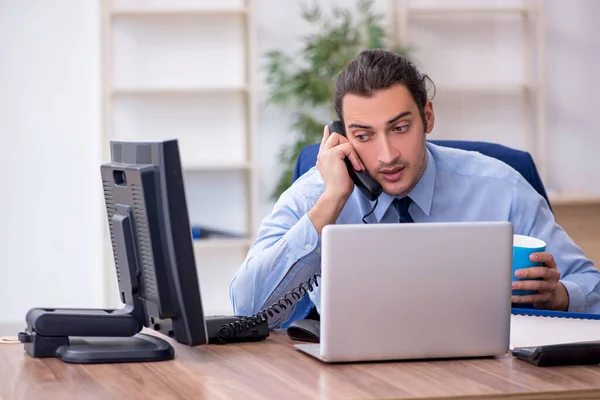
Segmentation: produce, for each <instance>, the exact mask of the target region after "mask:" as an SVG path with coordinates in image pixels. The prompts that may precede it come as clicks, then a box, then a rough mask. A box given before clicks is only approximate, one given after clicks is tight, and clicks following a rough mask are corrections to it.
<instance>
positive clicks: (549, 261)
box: [529, 252, 556, 268]
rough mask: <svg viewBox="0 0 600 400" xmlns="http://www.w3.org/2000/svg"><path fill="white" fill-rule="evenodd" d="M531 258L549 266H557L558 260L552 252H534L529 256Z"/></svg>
mask: <svg viewBox="0 0 600 400" xmlns="http://www.w3.org/2000/svg"><path fill="white" fill-rule="evenodd" d="M529 259H530V260H531V261H533V262H541V263H544V265H545V266H546V267H548V268H556V262H555V261H554V257H553V256H552V254H551V253H546V252H540V253H532V254H531V255H530V256H529Z"/></svg>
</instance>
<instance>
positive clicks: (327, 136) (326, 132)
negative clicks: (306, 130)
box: [319, 125, 331, 152]
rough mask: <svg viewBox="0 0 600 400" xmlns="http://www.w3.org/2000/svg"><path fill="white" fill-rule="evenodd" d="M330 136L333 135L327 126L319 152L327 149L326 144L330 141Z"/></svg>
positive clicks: (324, 129)
mask: <svg viewBox="0 0 600 400" xmlns="http://www.w3.org/2000/svg"><path fill="white" fill-rule="evenodd" d="M330 134H331V133H330V132H329V125H325V128H323V138H322V139H321V145H320V146H319V152H321V151H322V150H323V147H325V142H327V139H329V136H330Z"/></svg>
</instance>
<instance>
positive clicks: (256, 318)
mask: <svg viewBox="0 0 600 400" xmlns="http://www.w3.org/2000/svg"><path fill="white" fill-rule="evenodd" d="M320 277H321V274H320V273H318V272H317V273H316V274H314V275H313V276H311V277H310V278H309V279H308V281H306V282H302V283H301V284H300V285H298V286H296V287H295V288H293V289H292V290H290V291H289V292H288V293H286V294H285V296H283V297H282V298H281V299H279V301H277V302H276V303H275V304H273V305H272V306H270V307H267V308H265V309H263V310H261V311H259V312H257V313H256V314H253V315H251V316H249V317H240V319H238V320H237V321H234V322H231V323H229V324H225V325H223V326H222V327H220V328H219V331H218V332H217V336H218V338H219V342H220V343H221V344H224V343H227V340H228V339H229V338H230V337H232V336H235V335H237V334H238V333H241V332H242V331H243V330H244V329H252V328H253V327H255V326H256V325H258V324H262V323H264V322H266V321H267V320H268V319H269V318H271V317H273V316H274V315H277V314H279V313H281V312H282V311H285V310H287V308H288V307H291V306H293V305H294V304H296V303H297V302H298V301H300V300H301V299H302V298H303V297H304V296H306V294H307V293H308V292H312V291H313V290H315V287H317V286H319V282H318V281H317V278H320Z"/></svg>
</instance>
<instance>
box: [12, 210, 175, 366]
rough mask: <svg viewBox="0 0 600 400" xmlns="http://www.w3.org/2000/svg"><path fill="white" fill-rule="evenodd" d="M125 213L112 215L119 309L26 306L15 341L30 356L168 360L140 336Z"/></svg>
mask: <svg viewBox="0 0 600 400" xmlns="http://www.w3.org/2000/svg"><path fill="white" fill-rule="evenodd" d="M130 213H131V210H130V208H129V207H128V206H120V205H118V206H117V212H116V213H115V214H114V215H113V217H112V221H113V227H114V239H115V251H116V257H117V259H118V260H119V263H118V266H117V268H118V272H120V274H119V276H120V278H119V285H120V288H121V296H122V300H123V302H124V303H125V306H124V307H123V308H122V309H120V310H105V309H78V308H62V309H60V308H39V307H38V308H32V309H30V310H29V311H28V312H27V315H26V317H25V320H26V322H27V328H26V329H25V331H24V332H21V333H19V341H20V342H21V343H23V344H24V347H25V351H26V352H27V353H28V354H29V355H30V356H32V357H57V358H59V359H60V360H63V361H65V362H69V363H88V364H91V363H121V362H142V361H143V362H147V361H164V360H171V359H173V358H174V353H175V351H174V350H173V347H172V346H171V344H169V342H167V341H166V340H164V339H161V338H159V337H156V336H152V335H148V334H144V333H140V331H141V330H142V328H143V327H144V322H145V311H144V305H143V303H142V299H141V297H140V290H139V283H138V280H137V276H136V275H137V271H140V268H139V267H138V265H137V263H136V258H135V256H134V247H133V246H134V245H133V243H134V238H133V229H132V224H131V222H132V220H131V216H130Z"/></svg>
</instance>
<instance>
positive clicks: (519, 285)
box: [512, 280, 558, 292]
mask: <svg viewBox="0 0 600 400" xmlns="http://www.w3.org/2000/svg"><path fill="white" fill-rule="evenodd" d="M557 284H558V283H557V282H556V281H547V280H531V281H515V282H513V283H512V288H513V289H514V290H533V291H536V292H554V291H555V290H556V286H557Z"/></svg>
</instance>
